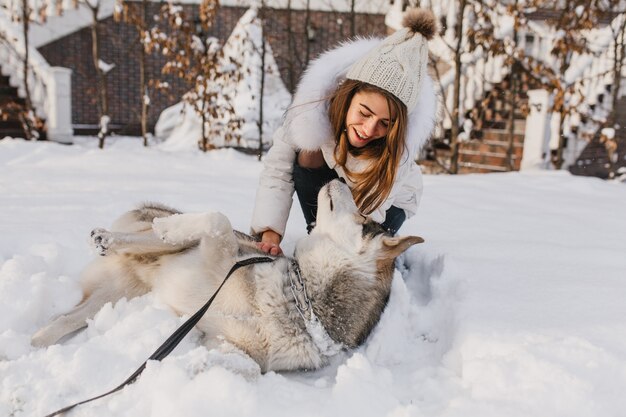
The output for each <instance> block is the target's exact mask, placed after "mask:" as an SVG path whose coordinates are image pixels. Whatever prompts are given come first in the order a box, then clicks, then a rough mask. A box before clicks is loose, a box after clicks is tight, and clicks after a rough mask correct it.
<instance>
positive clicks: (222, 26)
mask: <svg viewBox="0 0 626 417" xmlns="http://www.w3.org/2000/svg"><path fill="white" fill-rule="evenodd" d="M158 7H160V6H159V4H157V3H152V4H150V6H149V8H150V10H149V13H148V15H155V14H156V13H158ZM184 7H185V8H187V9H188V10H186V12H187V14H188V15H191V16H197V7H198V6H197V5H185V6H184ZM246 10H247V9H246V8H243V7H229V6H222V7H221V8H220V9H219V12H218V15H217V18H216V20H215V23H214V26H213V27H212V29H211V32H210V33H209V35H211V36H215V37H217V38H219V39H220V40H222V41H225V40H226V39H227V38H228V36H229V35H230V33H231V32H232V30H233V28H234V26H235V25H236V23H237V21H238V20H239V18H240V17H241V16H242V15H243V14H244V12H245V11H246ZM265 13H266V14H265V16H266V19H265V27H264V30H265V33H266V39H267V40H268V41H269V43H270V45H271V47H272V50H273V52H274V57H275V59H276V62H277V64H278V66H279V69H280V71H281V76H282V79H283V82H284V83H285V86H286V87H287V89H288V90H290V91H291V92H293V90H294V88H295V85H296V84H297V81H298V79H299V77H300V75H301V73H302V71H303V69H304V68H305V67H306V63H307V62H308V60H309V59H313V58H315V57H316V56H317V55H319V54H320V53H321V52H323V51H324V50H326V49H328V48H331V47H332V46H334V45H336V44H338V43H339V42H341V41H342V40H345V39H347V38H349V37H350V36H351V35H352V27H354V32H355V33H354V34H355V35H357V36H371V35H384V34H385V33H386V26H385V22H384V20H385V16H384V15H383V14H370V13H356V14H351V13H348V12H336V11H316V10H311V11H309V14H308V16H307V12H306V11H304V10H291V11H288V10H284V9H272V8H268V9H267V10H266V12H265ZM352 19H354V20H352ZM290 20H291V22H289V21H290ZM307 22H308V24H307ZM352 22H354V24H353V23H352ZM289 23H290V24H289ZM290 26H291V28H292V29H291V32H290V31H289V27H290ZM100 31H101V32H100V33H101V35H100V36H101V44H100V50H101V59H102V60H103V61H105V62H107V63H113V64H115V68H114V69H113V70H112V71H111V72H110V73H109V74H108V76H107V79H108V98H109V113H110V116H111V127H112V128H113V129H115V130H117V131H118V132H120V133H124V134H137V133H139V131H140V128H139V120H140V112H141V110H140V109H141V106H140V98H141V95H140V93H139V71H138V68H139V62H138V55H139V54H138V48H139V47H140V45H139V43H138V40H137V37H138V34H137V32H136V30H135V29H134V27H132V26H130V25H128V24H125V23H119V22H115V21H114V19H113V17H108V18H105V19H103V20H102V21H101V28H100ZM290 37H291V41H290V39H289V38H290ZM38 50H39V52H40V53H41V54H42V55H43V56H44V57H45V58H46V60H47V61H48V62H49V63H50V65H52V66H59V67H66V68H70V69H71V70H72V124H73V126H74V132H75V133H77V134H80V133H93V132H94V131H95V130H96V129H97V124H98V107H97V106H98V104H97V91H96V88H97V87H96V85H97V84H96V74H95V70H94V68H93V61H92V52H91V33H90V29H89V28H83V29H81V30H78V31H76V32H74V33H71V34H69V35H67V36H64V37H62V38H60V39H57V40H55V41H53V42H50V43H48V44H45V45H43V46H40V47H39V48H38ZM163 64H164V60H163V58H162V57H160V56H158V55H156V54H153V55H149V56H148V61H147V76H148V78H149V79H150V78H152V79H158V80H161V81H167V82H168V83H169V84H170V86H171V88H170V90H169V92H168V93H159V92H154V93H152V94H151V107H150V112H149V126H150V127H153V126H154V124H155V123H156V120H157V118H158V116H159V114H160V112H161V111H162V110H163V109H165V108H166V107H168V106H170V105H172V104H174V103H176V102H178V101H180V97H181V95H182V94H183V93H185V92H186V91H187V89H188V86H186V85H185V84H184V83H183V82H182V81H180V80H178V79H175V78H174V77H169V76H168V77H164V76H162V75H161V74H160V71H161V68H162V66H163Z"/></svg>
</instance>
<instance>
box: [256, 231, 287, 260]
mask: <svg viewBox="0 0 626 417" xmlns="http://www.w3.org/2000/svg"><path fill="white" fill-rule="evenodd" d="M281 238H282V236H281V235H279V234H278V233H276V232H275V231H273V230H266V231H265V232H263V234H262V235H261V241H260V242H259V243H257V244H256V245H257V247H258V248H259V249H261V250H262V251H263V252H265V253H269V254H270V255H273V256H278V255H282V253H283V250H282V249H281V248H280V246H279V244H280V239H281Z"/></svg>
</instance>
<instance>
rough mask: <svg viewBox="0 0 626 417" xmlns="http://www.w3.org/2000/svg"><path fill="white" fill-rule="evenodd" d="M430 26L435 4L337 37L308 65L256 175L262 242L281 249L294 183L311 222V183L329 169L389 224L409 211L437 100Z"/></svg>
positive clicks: (317, 183)
mask: <svg viewBox="0 0 626 417" xmlns="http://www.w3.org/2000/svg"><path fill="white" fill-rule="evenodd" d="M435 28H436V24H435V19H434V16H433V15H432V13H430V12H429V11H426V10H422V9H413V10H410V11H408V12H407V13H406V15H405V17H404V28H403V29H401V30H399V31H397V32H395V33H394V34H393V35H391V36H389V37H387V38H385V39H383V40H380V39H367V40H366V39H361V40H356V41H353V42H350V43H346V44H343V45H341V46H340V47H338V48H336V49H334V50H331V51H329V52H326V53H324V54H322V56H320V58H318V59H317V60H315V61H314V62H313V63H312V64H311V65H310V66H309V68H308V69H307V71H306V73H305V75H304V77H303V78H302V81H301V82H300V84H299V86H298V89H297V91H296V94H295V96H294V100H293V103H292V106H291V107H290V109H289V110H288V111H287V114H286V116H285V120H284V123H283V125H282V126H281V127H280V128H279V129H278V130H277V131H276V133H275V134H274V144H273V146H272V148H271V149H270V150H269V152H268V154H267V156H266V158H265V164H264V170H263V172H262V174H261V178H260V182H259V188H258V191H257V197H256V205H255V210H254V214H253V218H252V227H251V228H252V233H253V234H255V235H257V236H260V237H261V242H260V243H259V247H260V248H261V249H262V250H263V251H265V252H267V253H270V254H272V255H278V254H280V253H281V252H282V251H281V249H280V241H281V239H282V236H283V235H284V232H285V226H286V224H287V218H288V215H289V211H290V208H291V203H292V195H293V191H294V189H295V191H296V193H297V195H298V199H299V201H300V205H301V207H302V211H303V214H304V217H305V220H306V222H307V225H308V229H309V231H310V229H311V228H312V227H314V224H315V215H316V212H317V192H318V191H319V189H320V188H321V186H322V185H324V184H325V183H326V182H328V181H330V180H331V179H333V178H338V177H339V178H342V179H343V180H345V181H346V183H347V184H348V186H349V187H350V189H351V190H352V194H353V196H354V199H355V202H356V204H357V206H358V207H359V209H360V211H361V212H362V213H363V214H366V215H369V216H370V217H372V218H373V219H374V220H375V221H378V222H380V223H381V224H382V225H383V227H385V228H386V229H387V230H388V231H389V232H391V233H395V232H396V231H397V230H398V228H399V227H400V226H401V225H402V223H403V222H404V220H405V219H406V218H408V217H410V216H412V215H413V214H415V212H416V210H417V206H418V204H419V199H420V197H421V192H422V178H421V172H420V169H419V167H418V166H417V164H415V162H414V158H415V156H416V155H417V153H418V151H419V149H420V148H421V146H422V145H423V144H424V143H425V142H426V141H427V140H428V138H429V136H430V133H431V131H432V129H433V127H434V122H435V110H436V107H437V99H436V96H435V93H434V89H433V85H432V81H431V80H430V78H429V77H428V75H427V74H426V65H427V61H428V45H427V40H428V39H430V38H432V36H433V35H434V32H435Z"/></svg>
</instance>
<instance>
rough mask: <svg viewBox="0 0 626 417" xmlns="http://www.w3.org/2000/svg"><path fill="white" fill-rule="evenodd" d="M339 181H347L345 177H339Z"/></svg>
mask: <svg viewBox="0 0 626 417" xmlns="http://www.w3.org/2000/svg"><path fill="white" fill-rule="evenodd" d="M337 179H338V180H339V181H341V182H343V183H344V184H345V183H346V180H345V179H343V178H342V177H339V178H337Z"/></svg>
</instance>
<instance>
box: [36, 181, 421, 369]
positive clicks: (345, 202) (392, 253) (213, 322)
mask: <svg viewBox="0 0 626 417" xmlns="http://www.w3.org/2000/svg"><path fill="white" fill-rule="evenodd" d="M92 239H93V243H94V245H95V246H96V248H97V250H99V252H100V254H101V255H103V256H101V257H98V258H97V259H95V260H94V261H93V262H92V263H91V264H89V265H88V266H87V267H86V268H85V270H84V272H83V274H82V276H81V285H82V288H83V292H84V297H83V300H82V302H81V303H80V304H79V305H78V306H76V307H75V308H74V309H73V310H72V311H70V312H69V313H67V314H64V315H62V316H60V317H58V318H56V319H55V320H53V321H52V322H51V323H50V324H49V325H47V326H46V327H44V328H42V329H41V330H39V331H38V332H37V333H36V334H35V335H34V336H33V339H32V343H33V345H36V346H48V345H51V344H54V343H56V342H57V341H59V340H60V339H61V338H62V337H63V336H65V335H67V334H69V333H71V332H73V331H76V330H78V329H80V328H83V327H85V326H86V320H87V319H89V318H92V317H93V316H94V315H95V314H96V313H97V312H98V311H99V310H100V308H101V307H102V306H103V305H104V304H105V303H107V302H116V301H117V300H119V299H120V298H122V297H126V298H132V297H136V296H139V295H142V294H146V293H147V292H148V291H154V292H155V293H156V294H157V296H158V297H159V298H160V299H161V300H163V301H164V302H165V303H166V304H168V305H169V306H171V308H172V309H173V310H175V311H176V313H178V314H180V315H191V314H193V313H194V312H195V311H196V310H197V309H199V308H200V307H201V306H202V305H203V304H204V303H205V302H206V301H207V299H208V298H209V297H210V296H211V295H212V294H213V293H214V292H215V290H216V289H217V287H218V286H219V285H220V283H221V282H222V280H223V279H224V277H225V275H226V274H227V272H228V271H229V270H230V268H231V267H232V266H233V264H234V263H235V262H236V261H238V260H240V259H244V258H248V257H251V256H255V255H256V256H258V255H259V251H258V250H257V249H256V245H255V242H254V240H253V239H252V238H251V237H249V236H247V235H245V234H242V233H239V232H236V231H234V230H233V229H232V227H231V225H230V222H229V221H228V219H227V218H226V217H225V216H224V215H223V214H220V213H202V214H195V213H187V214H182V213H179V212H177V211H176V210H172V209H169V208H167V207H164V206H161V205H155V204H154V205H144V206H142V207H141V208H139V209H137V210H133V211H129V212H127V213H126V214H124V215H123V216H122V217H120V218H119V219H118V220H117V221H115V223H114V225H113V227H112V230H111V231H107V230H104V229H96V230H94V231H93V232H92ZM420 242H423V240H422V239H421V238H420V237H416V236H408V237H393V236H389V235H387V234H385V232H384V231H383V229H382V228H381V227H380V225H378V224H377V223H374V222H372V221H370V220H368V219H367V218H366V217H365V216H363V215H361V214H359V212H358V209H357V207H356V205H355V204H354V201H353V199H352V195H351V193H350V190H349V188H348V187H347V186H346V185H345V184H343V183H341V182H339V181H337V180H335V181H332V182H330V183H329V184H327V185H326V186H324V187H323V188H322V189H321V191H320V193H319V200H318V214H317V225H316V226H315V228H314V229H313V231H312V232H311V233H310V235H307V236H305V237H303V238H302V239H301V240H299V241H298V242H297V244H296V249H295V253H294V256H293V258H288V257H283V256H281V257H276V259H275V260H274V261H273V262H271V263H266V264H255V265H251V266H248V267H245V268H242V269H239V270H238V271H237V272H235V274H234V275H233V276H232V277H231V278H230V280H229V281H228V282H227V283H226V285H225V286H224V287H223V289H222V291H221V292H220V293H219V295H218V296H217V298H216V299H215V302H214V303H213V305H212V306H211V308H210V309H209V310H208V312H207V313H206V314H205V315H204V317H203V318H202V320H200V322H199V324H198V328H200V330H202V331H203V332H204V334H205V341H206V344H207V346H209V347H215V346H218V345H219V344H221V343H222V342H221V339H224V340H226V341H227V342H230V343H232V344H233V345H235V346H237V347H238V348H240V349H241V350H243V351H245V352H246V353H247V354H248V355H250V356H251V357H252V358H253V359H254V360H255V361H256V362H257V363H258V364H259V365H260V367H261V369H262V371H264V372H265V371H270V370H273V371H280V370H295V369H316V368H319V367H321V366H323V365H325V364H326V363H328V359H329V357H331V356H332V355H334V354H336V353H337V352H339V351H340V350H341V349H349V348H354V347H357V346H359V345H360V344H362V343H363V342H364V341H365V339H366V338H367V336H368V335H369V334H370V332H371V331H372V329H373V328H374V326H375V325H376V323H377V322H378V320H379V318H380V315H381V313H382V312H383V309H384V308H385V305H386V303H387V299H388V298H389V292H390V288H391V280H392V277H393V270H394V259H395V258H396V257H397V256H398V255H399V254H400V253H402V252H403V251H404V250H406V249H407V248H408V247H409V246H411V245H414V244H416V243H420Z"/></svg>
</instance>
